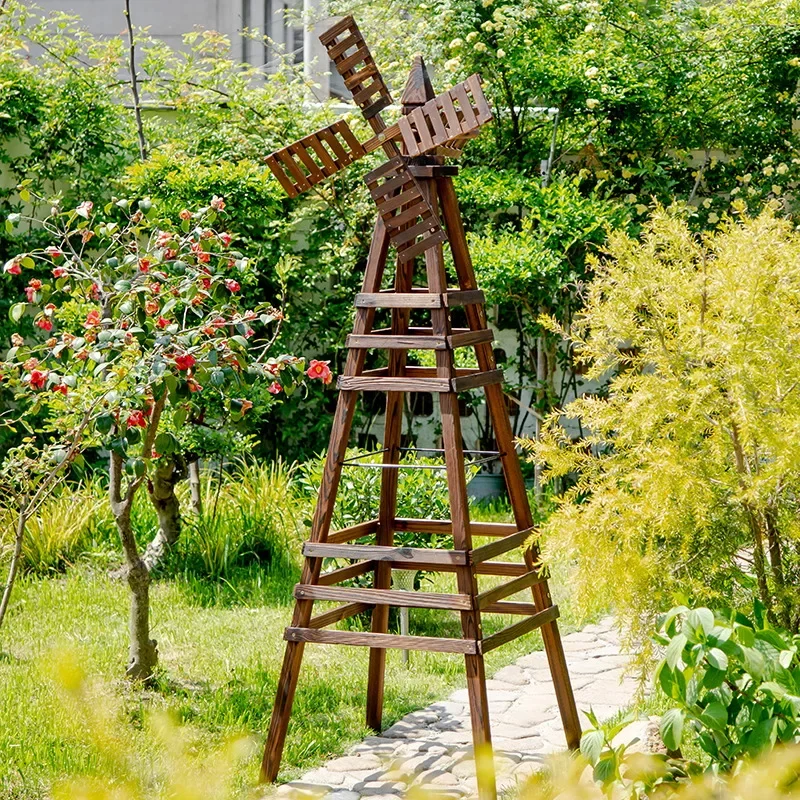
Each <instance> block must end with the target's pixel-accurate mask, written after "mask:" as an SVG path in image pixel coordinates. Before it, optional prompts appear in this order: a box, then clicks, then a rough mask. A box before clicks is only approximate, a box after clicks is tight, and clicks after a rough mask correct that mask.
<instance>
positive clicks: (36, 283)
mask: <svg viewBox="0 0 800 800" xmlns="http://www.w3.org/2000/svg"><path fill="white" fill-rule="evenodd" d="M28 286H30V287H31V289H33V291H34V292H38V291H39V289H41V288H42V282H41V281H40V280H39V279H38V278H33V279H31V280H30V281H28Z"/></svg>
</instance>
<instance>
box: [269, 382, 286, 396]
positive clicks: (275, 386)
mask: <svg viewBox="0 0 800 800" xmlns="http://www.w3.org/2000/svg"><path fill="white" fill-rule="evenodd" d="M267 391H268V392H269V393H270V394H280V393H281V392H282V391H283V386H281V385H280V384H279V383H278V381H272V383H271V384H270V385H269V386H268V387H267Z"/></svg>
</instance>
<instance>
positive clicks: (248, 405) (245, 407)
mask: <svg viewBox="0 0 800 800" xmlns="http://www.w3.org/2000/svg"><path fill="white" fill-rule="evenodd" d="M241 403H242V408H241V413H242V414H246V413H247V412H248V411H249V410H250V409H251V408H252V407H253V404H252V403H251V402H250V401H249V400H242V401H241Z"/></svg>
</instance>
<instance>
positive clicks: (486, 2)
mask: <svg viewBox="0 0 800 800" xmlns="http://www.w3.org/2000/svg"><path fill="white" fill-rule="evenodd" d="M492 3H494V0H483V3H482V5H483V7H484V8H489V6H490V5H492Z"/></svg>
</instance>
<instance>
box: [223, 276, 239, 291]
mask: <svg viewBox="0 0 800 800" xmlns="http://www.w3.org/2000/svg"><path fill="white" fill-rule="evenodd" d="M225 287H226V288H227V289H229V290H230V291H231V292H234V293H235V292H238V291H239V290H240V289H241V288H242V287H241V286H240V285H239V281H235V280H234V279H233V278H226V279H225Z"/></svg>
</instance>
